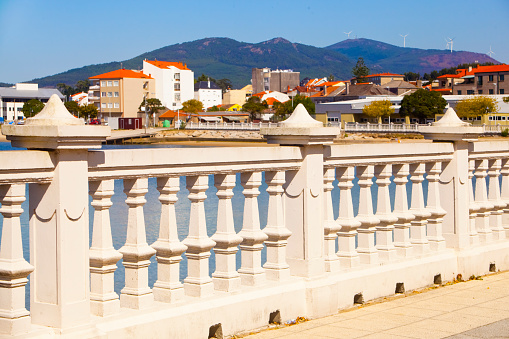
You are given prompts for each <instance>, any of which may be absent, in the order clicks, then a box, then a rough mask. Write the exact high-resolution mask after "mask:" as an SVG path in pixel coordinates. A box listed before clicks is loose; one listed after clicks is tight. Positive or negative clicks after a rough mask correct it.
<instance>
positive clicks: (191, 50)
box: [31, 38, 497, 88]
mask: <svg viewBox="0 0 509 339" xmlns="http://www.w3.org/2000/svg"><path fill="white" fill-rule="evenodd" d="M359 56H362V57H364V60H365V61H366V64H367V66H368V67H369V68H370V70H371V72H395V73H404V72H409V71H412V72H415V73H417V72H420V73H421V74H424V73H425V72H430V71H432V70H439V69H441V68H445V67H455V66H457V65H458V64H462V63H466V62H474V61H475V60H478V61H479V62H486V61H492V62H495V63H497V61H496V60H494V59H491V58H490V57H488V56H487V55H485V54H479V53H472V52H453V53H452V54H451V53H450V52H448V51H445V50H422V49H417V48H402V47H397V46H393V45H390V44H386V43H383V42H379V41H374V40H369V39H348V40H345V41H342V42H339V43H337V44H334V45H331V46H328V47H325V48H318V47H313V46H309V45H303V44H298V43H292V42H290V41H288V40H285V39H283V38H274V39H272V40H268V41H264V42H260V43H256V44H253V43H246V42H240V41H236V40H233V39H228V38H206V39H201V40H196V41H190V42H185V43H181V44H175V45H171V46H166V47H163V48H160V49H156V50H154V51H151V52H147V53H144V54H141V55H139V56H137V57H134V58H132V59H129V60H124V61H118V62H110V63H105V64H98V65H89V66H85V67H81V68H75V69H71V70H68V71H66V72H63V73H59V74H55V75H50V76H47V77H43V78H38V79H33V80H32V81H31V82H37V83H39V86H40V87H45V86H56V84H58V83H65V84H67V85H72V86H74V85H75V84H76V82H78V80H83V79H87V78H89V77H91V76H94V75H98V74H102V73H105V72H110V71H113V70H115V69H119V68H120V67H121V64H122V65H123V67H124V68H127V69H141V68H142V64H143V60H144V59H145V58H146V59H152V60H153V59H157V60H167V61H181V62H185V63H187V66H188V67H189V68H190V69H192V70H193V71H194V74H195V77H198V76H200V75H201V74H202V73H203V74H206V75H208V76H211V77H213V78H215V79H222V78H227V79H230V80H231V81H232V83H233V86H234V87H235V88H240V87H243V86H245V85H246V84H249V83H250V80H251V69H252V68H253V67H270V68H272V69H276V68H279V69H293V70H295V71H299V72H300V75H301V79H302V78H305V77H310V78H315V77H324V76H328V75H330V74H333V75H334V76H335V78H336V79H349V78H351V76H352V74H351V70H352V67H353V66H354V65H355V63H356V61H357V58H358V57H359Z"/></svg>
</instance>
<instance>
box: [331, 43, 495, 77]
mask: <svg viewBox="0 0 509 339" xmlns="http://www.w3.org/2000/svg"><path fill="white" fill-rule="evenodd" d="M325 48H326V49H329V50H333V51H336V52H340V53H343V54H344V55H346V56H348V57H349V58H352V59H354V60H357V58H359V57H363V58H364V61H365V62H366V64H367V65H368V67H369V68H370V70H371V71H372V72H381V71H383V72H387V71H390V72H394V73H401V74H403V73H405V72H414V73H420V74H421V75H423V74H424V73H430V72H431V71H433V70H437V71H438V70H440V69H442V68H449V67H455V66H457V65H460V64H463V63H471V62H475V61H476V60H477V61H478V62H479V63H484V62H493V63H499V62H498V61H497V60H495V59H493V58H490V57H489V56H488V55H486V54H481V53H474V52H465V51H454V50H453V52H452V53H451V52H450V51H449V50H438V49H419V48H409V47H406V48H403V47H398V46H394V45H390V44H386V43H384V42H380V41H375V40H370V39H347V40H344V41H341V42H338V43H336V44H334V45H331V46H327V47H325Z"/></svg>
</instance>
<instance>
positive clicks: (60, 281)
mask: <svg viewBox="0 0 509 339" xmlns="http://www.w3.org/2000/svg"><path fill="white" fill-rule="evenodd" d="M2 133H3V134H5V135H7V139H8V140H11V142H12V145H13V146H14V147H26V148H27V149H42V150H48V151H49V152H50V154H51V156H52V158H53V161H54V164H55V169H54V173H53V179H52V181H51V183H49V184H37V183H34V184H30V188H29V191H30V262H31V264H32V265H33V266H34V267H35V270H34V272H33V273H32V276H31V281H30V313H31V316H32V323H34V324H38V325H43V326H50V327H55V328H57V329H59V330H60V332H61V333H65V330H66V329H69V328H72V327H78V326H84V327H86V326H87V325H88V323H89V320H90V300H89V299H90V287H89V272H90V270H89V218H88V162H87V158H88V149H91V148H100V147H101V142H102V141H104V140H105V139H106V137H107V136H108V135H109V134H110V128H109V127H106V126H85V123H84V122H83V121H82V120H80V119H77V118H74V117H73V116H72V115H71V114H70V113H69V112H68V111H67V109H66V108H65V106H64V104H63V103H62V101H61V100H60V99H59V98H58V96H56V95H53V96H52V97H51V98H50V100H49V101H48V103H47V104H46V106H45V107H44V109H43V110H42V111H41V112H40V113H39V114H37V115H36V116H35V117H33V118H29V119H27V122H26V124H25V125H22V126H15V125H4V126H2Z"/></svg>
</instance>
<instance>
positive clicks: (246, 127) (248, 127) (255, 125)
mask: <svg viewBox="0 0 509 339" xmlns="http://www.w3.org/2000/svg"><path fill="white" fill-rule="evenodd" d="M277 125H278V123H276V122H191V121H190V122H188V123H187V124H186V129H210V130H216V129H217V130H220V129H225V130H240V131H259V130H260V128H263V127H275V126H277Z"/></svg>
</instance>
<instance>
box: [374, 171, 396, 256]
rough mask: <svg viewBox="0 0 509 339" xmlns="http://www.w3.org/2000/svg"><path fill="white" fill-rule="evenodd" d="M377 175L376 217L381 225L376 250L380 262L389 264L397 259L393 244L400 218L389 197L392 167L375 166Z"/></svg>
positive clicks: (377, 227) (377, 228)
mask: <svg viewBox="0 0 509 339" xmlns="http://www.w3.org/2000/svg"><path fill="white" fill-rule="evenodd" d="M375 175H376V177H377V180H376V183H377V184H378V197H377V208H376V217H377V218H378V219H379V220H380V223H379V224H378V225H377V226H376V249H377V250H378V256H379V258H380V261H382V262H389V261H392V260H394V259H395V258H396V255H397V253H396V248H395V247H394V244H393V236H392V231H393V230H394V224H395V223H396V222H397V221H398V218H397V217H396V216H395V215H394V214H393V213H392V209H391V198H390V196H389V185H390V183H391V176H392V166H391V165H388V164H386V165H378V166H375Z"/></svg>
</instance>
